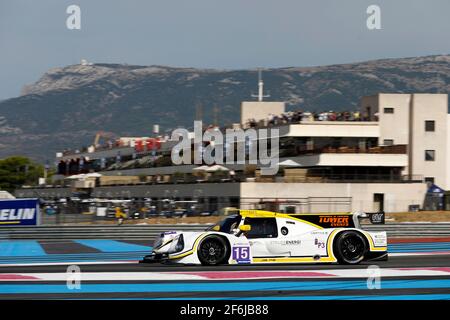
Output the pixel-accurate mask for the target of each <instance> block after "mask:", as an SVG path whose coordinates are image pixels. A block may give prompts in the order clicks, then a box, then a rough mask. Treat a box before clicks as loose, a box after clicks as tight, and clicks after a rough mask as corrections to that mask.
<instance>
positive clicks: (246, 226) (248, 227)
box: [239, 224, 252, 232]
mask: <svg viewBox="0 0 450 320" xmlns="http://www.w3.org/2000/svg"><path fill="white" fill-rule="evenodd" d="M239 230H240V231H242V232H248V231H250V230H252V226H251V225H249V224H243V225H241V226H239Z"/></svg>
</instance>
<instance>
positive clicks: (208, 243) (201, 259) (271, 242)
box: [141, 210, 388, 265]
mask: <svg viewBox="0 0 450 320" xmlns="http://www.w3.org/2000/svg"><path fill="white" fill-rule="evenodd" d="M361 218H370V221H371V222H372V223H384V213H383V212H378V213H363V212H353V213H336V214H294V213H292V214H290V213H275V212H269V211H261V210H237V212H236V213H235V214H231V215H229V216H226V217H225V218H224V219H223V220H222V221H220V222H219V223H218V224H216V225H214V226H211V227H210V228H208V229H207V230H205V231H200V232H199V231H196V232H186V231H169V232H164V233H161V235H160V237H159V238H158V239H156V241H155V243H154V246H153V249H152V250H153V251H152V252H151V254H150V255H147V256H145V257H144V259H143V260H142V261H141V262H144V263H145V262H175V263H181V264H202V265H219V264H257V263H258V264H259V263H341V264H357V263H360V262H361V261H367V260H387V257H388V254H387V235H386V232H368V231H365V230H362V229H361V226H360V221H359V220H360V219H361Z"/></svg>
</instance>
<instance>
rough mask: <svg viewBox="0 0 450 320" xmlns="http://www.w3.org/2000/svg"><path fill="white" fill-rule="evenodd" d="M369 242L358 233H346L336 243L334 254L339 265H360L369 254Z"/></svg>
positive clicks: (340, 235) (339, 236)
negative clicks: (367, 253)
mask: <svg viewBox="0 0 450 320" xmlns="http://www.w3.org/2000/svg"><path fill="white" fill-rule="evenodd" d="M367 247H368V246H367V241H366V239H365V238H364V236H363V235H362V234H361V233H359V232H357V231H353V230H350V231H344V232H342V233H340V234H339V235H338V236H337V238H336V240H335V241H334V254H335V255H336V258H337V260H338V262H339V263H344V264H357V263H360V262H361V261H362V260H363V259H364V256H365V254H366V252H367Z"/></svg>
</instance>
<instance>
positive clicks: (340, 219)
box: [319, 216, 349, 227]
mask: <svg viewBox="0 0 450 320" xmlns="http://www.w3.org/2000/svg"><path fill="white" fill-rule="evenodd" d="M319 222H320V223H323V224H328V225H329V226H330V227H348V226H349V217H348V216H320V217H319Z"/></svg>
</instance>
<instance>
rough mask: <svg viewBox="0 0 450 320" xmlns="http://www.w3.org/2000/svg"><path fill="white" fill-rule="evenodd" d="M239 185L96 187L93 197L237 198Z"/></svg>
mask: <svg viewBox="0 0 450 320" xmlns="http://www.w3.org/2000/svg"><path fill="white" fill-rule="evenodd" d="M239 194H240V186H239V183H203V184H160V185H143V186H126V187H98V188H95V190H94V192H93V196H94V197H149V198H151V197H156V198H170V197H181V198H186V197H192V198H193V197H239Z"/></svg>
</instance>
